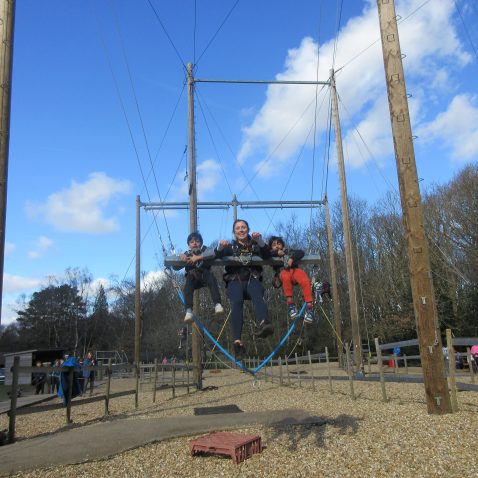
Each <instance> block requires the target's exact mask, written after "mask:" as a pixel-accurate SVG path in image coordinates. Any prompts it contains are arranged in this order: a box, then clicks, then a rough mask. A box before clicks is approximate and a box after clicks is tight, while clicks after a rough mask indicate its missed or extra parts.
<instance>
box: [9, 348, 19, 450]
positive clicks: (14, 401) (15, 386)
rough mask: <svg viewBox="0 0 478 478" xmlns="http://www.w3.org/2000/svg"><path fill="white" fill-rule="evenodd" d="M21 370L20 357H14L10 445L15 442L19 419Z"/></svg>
mask: <svg viewBox="0 0 478 478" xmlns="http://www.w3.org/2000/svg"><path fill="white" fill-rule="evenodd" d="M19 368H20V356H19V355H16V356H15V357H13V370H12V372H13V376H12V388H11V390H10V412H9V414H8V415H9V417H8V443H14V442H15V421H16V418H17V394H18V375H19V370H18V369H19Z"/></svg>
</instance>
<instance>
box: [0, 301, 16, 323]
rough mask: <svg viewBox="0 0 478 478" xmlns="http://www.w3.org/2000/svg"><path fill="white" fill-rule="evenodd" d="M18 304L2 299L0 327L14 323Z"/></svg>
mask: <svg viewBox="0 0 478 478" xmlns="http://www.w3.org/2000/svg"><path fill="white" fill-rule="evenodd" d="M17 307H18V304H17V303H16V302H15V301H9V300H5V299H3V301H2V325H9V324H11V323H13V322H15V321H16V319H17V313H16V310H17Z"/></svg>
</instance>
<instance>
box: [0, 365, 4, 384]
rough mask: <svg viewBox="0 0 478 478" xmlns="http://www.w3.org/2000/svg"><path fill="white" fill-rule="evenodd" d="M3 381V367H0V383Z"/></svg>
mask: <svg viewBox="0 0 478 478" xmlns="http://www.w3.org/2000/svg"><path fill="white" fill-rule="evenodd" d="M4 383H5V369H4V368H0V385H3V384H4Z"/></svg>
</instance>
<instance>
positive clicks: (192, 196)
mask: <svg viewBox="0 0 478 478" xmlns="http://www.w3.org/2000/svg"><path fill="white" fill-rule="evenodd" d="M188 125H189V127H188V137H189V140H188V143H189V149H188V152H189V156H188V159H189V161H188V177H189V232H193V231H197V228H198V216H197V207H198V206H197V185H196V135H195V129H194V78H193V65H192V64H191V63H188ZM198 294H199V291H195V292H194V302H193V310H194V314H196V315H198V313H199V295H198ZM191 345H192V359H193V379H194V382H195V383H196V387H197V388H198V390H201V389H202V364H201V336H200V334H199V331H198V329H197V327H196V326H194V325H193V333H192V344H191Z"/></svg>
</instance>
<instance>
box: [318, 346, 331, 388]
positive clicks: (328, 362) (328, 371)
mask: <svg viewBox="0 0 478 478" xmlns="http://www.w3.org/2000/svg"><path fill="white" fill-rule="evenodd" d="M319 357H320V355H319ZM325 361H326V362H327V375H328V376H329V390H330V392H331V393H332V376H331V375H330V360H329V349H328V348H327V347H325Z"/></svg>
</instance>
